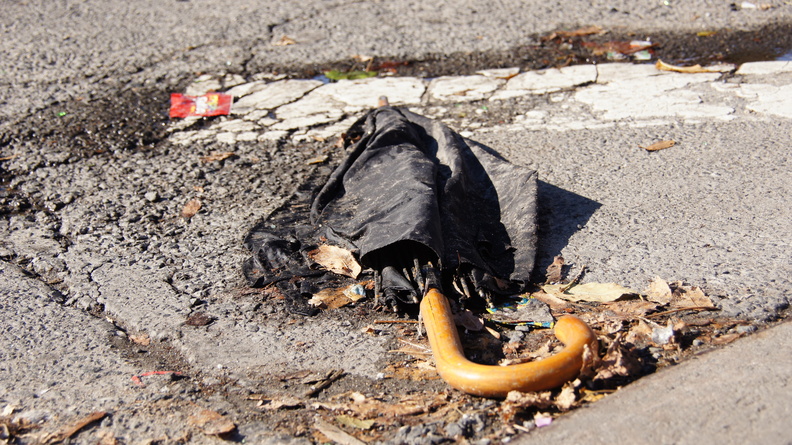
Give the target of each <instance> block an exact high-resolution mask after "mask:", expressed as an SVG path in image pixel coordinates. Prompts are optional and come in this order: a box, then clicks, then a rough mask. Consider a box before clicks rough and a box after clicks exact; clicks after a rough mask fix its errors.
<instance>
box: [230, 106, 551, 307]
mask: <svg viewBox="0 0 792 445" xmlns="http://www.w3.org/2000/svg"><path fill="white" fill-rule="evenodd" d="M346 138H347V141H355V142H354V143H353V144H352V145H351V146H350V147H349V148H348V156H347V157H346V159H345V160H344V161H343V162H342V163H341V164H340V165H339V166H338V167H337V168H336V169H335V171H333V173H332V174H331V175H330V176H329V178H328V179H327V181H326V183H325V184H324V186H323V187H322V188H321V190H320V191H319V192H318V194H316V195H315V197H313V200H312V202H310V205H309V203H308V198H307V195H308V194H303V198H302V199H303V200H305V202H304V203H302V204H301V203H300V202H299V200H300V194H299V193H298V196H297V197H296V198H295V200H292V201H290V202H289V203H287V204H286V205H284V206H283V207H281V208H280V209H279V210H278V211H276V212H274V213H273V214H272V215H271V216H270V217H269V218H267V219H266V220H264V221H262V222H261V223H259V224H258V225H257V226H256V227H254V228H253V229H252V231H251V232H250V233H249V234H248V236H247V238H246V240H245V244H246V246H247V247H248V249H250V250H251V252H252V253H253V256H252V257H251V258H249V259H248V261H247V262H246V263H245V265H244V272H245V275H246V276H247V278H248V280H249V281H250V283H251V284H252V285H255V286H264V285H268V284H271V283H277V284H278V286H279V288H280V289H281V291H282V292H284V293H286V294H289V295H291V296H297V294H308V295H310V294H313V293H315V292H316V291H317V290H318V289H320V288H321V287H323V286H324V287H327V286H337V285H338V282H339V280H342V278H341V277H339V276H331V275H334V274H329V273H325V272H326V271H324V270H319V269H318V268H317V267H316V264H312V261H311V260H310V258H309V255H308V252H310V251H312V250H314V249H316V247H317V246H318V245H320V244H333V245H337V246H340V247H343V248H346V249H349V250H351V251H352V252H353V253H354V254H355V255H356V256H357V258H358V259H359V261H360V263H361V265H362V266H363V268H364V273H365V271H366V270H368V271H369V273H372V274H373V276H374V279H375V283H376V284H375V293H376V298H377V299H378V300H379V301H384V302H386V303H388V304H389V305H390V306H391V307H394V308H395V307H397V305H398V302H403V303H408V304H409V303H417V302H418V301H419V299H420V297H421V292H422V290H423V285H424V280H426V279H427V277H426V276H425V274H426V270H428V269H426V267H425V266H426V265H427V264H429V263H431V264H432V265H433V266H434V269H436V270H440V271H441V276H440V279H441V284H443V287H444V289H445V291H446V294H448V295H453V293H452V289H453V291H455V292H456V294H457V295H456V296H457V297H458V298H459V299H461V300H465V299H467V298H470V297H483V298H484V299H485V300H487V301H488V302H489V301H490V298H491V296H492V295H495V294H502V295H512V294H515V293H518V292H521V291H522V290H523V289H524V287H525V285H526V283H527V282H528V280H529V277H530V274H531V271H532V269H533V266H534V256H535V247H536V172H534V171H533V170H530V169H527V168H524V167H520V166H516V165H513V164H510V163H509V162H507V161H506V160H504V159H503V158H501V157H500V156H499V155H497V154H496V153H495V152H494V151H492V150H491V149H489V148H487V147H485V146H483V145H480V144H477V143H475V142H473V141H470V140H466V139H464V138H462V137H461V136H460V135H459V134H457V133H455V132H453V131H451V130H450V129H449V128H448V127H446V126H445V125H443V124H441V123H439V122H436V121H433V120H431V119H428V118H426V117H423V116H419V115H417V114H414V113H411V112H409V111H406V110H403V109H398V108H393V107H389V106H386V107H381V108H378V109H376V110H372V111H370V112H369V113H368V114H367V115H366V116H365V117H363V118H361V119H360V120H358V121H357V122H356V123H355V124H354V125H353V126H352V127H351V128H350V130H349V131H348V132H347V136H346Z"/></svg>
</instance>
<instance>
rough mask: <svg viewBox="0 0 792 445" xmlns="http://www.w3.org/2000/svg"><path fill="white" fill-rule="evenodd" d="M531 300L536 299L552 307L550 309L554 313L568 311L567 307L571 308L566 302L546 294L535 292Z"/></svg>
mask: <svg viewBox="0 0 792 445" xmlns="http://www.w3.org/2000/svg"><path fill="white" fill-rule="evenodd" d="M531 298H535V299H537V300H539V301H541V302H542V303H544V304H546V305H548V306H550V309H552V310H554V311H562V310H564V309H566V307H567V306H569V304H568V303H567V302H566V301H564V300H562V299H560V298H558V297H556V296H553V295H550V294H548V293H546V292H534V293H532V294H531Z"/></svg>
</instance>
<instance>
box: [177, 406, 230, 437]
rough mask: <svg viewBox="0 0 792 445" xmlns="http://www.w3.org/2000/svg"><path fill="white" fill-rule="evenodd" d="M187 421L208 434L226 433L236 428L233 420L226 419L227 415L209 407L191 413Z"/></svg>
mask: <svg viewBox="0 0 792 445" xmlns="http://www.w3.org/2000/svg"><path fill="white" fill-rule="evenodd" d="M187 422H189V423H190V425H193V426H195V427H196V428H198V429H199V430H201V431H203V433H204V434H206V435H209V436H217V435H221V434H228V433H230V432H231V431H234V429H236V425H235V424H234V422H232V421H230V420H228V418H227V417H225V416H223V415H222V414H220V413H218V412H217V411H212V410H209V409H202V410H201V411H199V412H197V413H195V414H193V415H191V416H190V417H189V418H187Z"/></svg>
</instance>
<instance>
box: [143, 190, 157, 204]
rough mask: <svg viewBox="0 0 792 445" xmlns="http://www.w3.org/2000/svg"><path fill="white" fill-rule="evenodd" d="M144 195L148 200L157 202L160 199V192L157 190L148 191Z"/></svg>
mask: <svg viewBox="0 0 792 445" xmlns="http://www.w3.org/2000/svg"><path fill="white" fill-rule="evenodd" d="M143 197H144V198H146V201H148V202H155V201H156V200H158V199H159V194H157V192H146V194H145V195H143Z"/></svg>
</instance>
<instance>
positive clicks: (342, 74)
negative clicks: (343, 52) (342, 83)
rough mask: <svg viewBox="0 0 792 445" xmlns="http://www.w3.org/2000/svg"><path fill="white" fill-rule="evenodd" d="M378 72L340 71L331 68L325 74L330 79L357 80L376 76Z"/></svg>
mask: <svg viewBox="0 0 792 445" xmlns="http://www.w3.org/2000/svg"><path fill="white" fill-rule="evenodd" d="M377 74H378V73H377V72H376V71H338V70H330V71H325V72H324V75H325V77H327V78H328V79H330V80H355V79H367V78H369V77H375V76H376V75H377Z"/></svg>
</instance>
